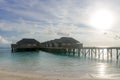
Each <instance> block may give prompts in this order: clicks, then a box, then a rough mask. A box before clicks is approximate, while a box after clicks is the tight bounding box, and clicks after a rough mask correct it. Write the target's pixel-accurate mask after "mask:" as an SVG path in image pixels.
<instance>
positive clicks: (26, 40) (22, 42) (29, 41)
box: [16, 38, 40, 44]
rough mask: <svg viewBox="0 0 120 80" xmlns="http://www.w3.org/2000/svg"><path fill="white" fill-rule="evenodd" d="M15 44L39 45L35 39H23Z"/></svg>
mask: <svg viewBox="0 0 120 80" xmlns="http://www.w3.org/2000/svg"><path fill="white" fill-rule="evenodd" d="M16 44H40V42H39V41H37V40H35V39H29V38H24V39H22V40H20V41H18V42H17V43H16Z"/></svg>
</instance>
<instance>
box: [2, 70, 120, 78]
mask: <svg viewBox="0 0 120 80" xmlns="http://www.w3.org/2000/svg"><path fill="white" fill-rule="evenodd" d="M112 76H116V75H106V76H104V78H102V77H100V76H97V75H96V74H89V73H87V74H85V75H84V74H80V75H79V77H78V76H77V77H76V76H74V75H72V74H68V75H59V74H57V76H56V75H54V74H51V75H44V74H42V73H40V74H38V73H36V74H34V73H21V72H12V71H6V70H0V80H119V79H120V77H119V74H118V75H117V76H118V78H113V77H112Z"/></svg>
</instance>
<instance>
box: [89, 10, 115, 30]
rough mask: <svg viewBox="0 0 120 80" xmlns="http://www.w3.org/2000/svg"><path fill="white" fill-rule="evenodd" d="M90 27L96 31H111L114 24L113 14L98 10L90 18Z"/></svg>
mask: <svg viewBox="0 0 120 80" xmlns="http://www.w3.org/2000/svg"><path fill="white" fill-rule="evenodd" d="M89 22H90V26H92V27H94V28H96V29H101V30H106V29H110V28H111V27H112V26H113V24H114V22H115V19H114V15H113V14H112V12H110V11H108V10H104V9H101V10H96V11H95V12H94V13H93V14H92V15H91V17H90V21H89Z"/></svg>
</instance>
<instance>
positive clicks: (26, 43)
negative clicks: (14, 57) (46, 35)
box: [11, 38, 40, 51]
mask: <svg viewBox="0 0 120 80" xmlns="http://www.w3.org/2000/svg"><path fill="white" fill-rule="evenodd" d="M39 47H40V42H38V41H37V40H35V39H28V38H24V39H22V40H20V41H18V42H17V43H16V44H11V48H12V51H32V50H37V49H39Z"/></svg>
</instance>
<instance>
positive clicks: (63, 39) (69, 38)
mask: <svg viewBox="0 0 120 80" xmlns="http://www.w3.org/2000/svg"><path fill="white" fill-rule="evenodd" d="M59 41H60V42H64V43H80V42H79V41H77V40H75V39H74V38H72V37H62V38H60V39H59Z"/></svg>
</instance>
